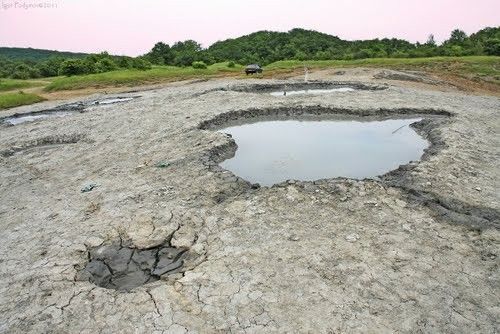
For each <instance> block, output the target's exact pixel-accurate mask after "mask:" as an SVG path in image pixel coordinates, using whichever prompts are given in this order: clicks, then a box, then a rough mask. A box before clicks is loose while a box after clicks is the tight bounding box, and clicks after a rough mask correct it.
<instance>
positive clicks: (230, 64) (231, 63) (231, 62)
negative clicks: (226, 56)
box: [227, 61, 236, 68]
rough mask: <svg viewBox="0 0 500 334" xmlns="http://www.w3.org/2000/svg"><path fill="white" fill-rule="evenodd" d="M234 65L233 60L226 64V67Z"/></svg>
mask: <svg viewBox="0 0 500 334" xmlns="http://www.w3.org/2000/svg"><path fill="white" fill-rule="evenodd" d="M235 66H236V64H235V63H234V61H230V62H229V63H228V64H227V67H229V68H234V67H235Z"/></svg>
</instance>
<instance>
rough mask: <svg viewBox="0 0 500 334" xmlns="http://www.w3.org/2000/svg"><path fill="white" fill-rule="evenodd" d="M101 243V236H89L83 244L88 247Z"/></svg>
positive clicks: (97, 245) (102, 240) (102, 241)
mask: <svg viewBox="0 0 500 334" xmlns="http://www.w3.org/2000/svg"><path fill="white" fill-rule="evenodd" d="M103 243H104V239H102V238H99V237H89V238H87V240H85V243H84V244H85V246H87V247H89V248H95V247H99V246H100V245H102V244H103Z"/></svg>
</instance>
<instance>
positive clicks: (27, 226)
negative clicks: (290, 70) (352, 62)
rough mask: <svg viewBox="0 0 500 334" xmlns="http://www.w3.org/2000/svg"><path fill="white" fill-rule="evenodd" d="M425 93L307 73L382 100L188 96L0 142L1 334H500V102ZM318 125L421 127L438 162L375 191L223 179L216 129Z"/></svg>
mask: <svg viewBox="0 0 500 334" xmlns="http://www.w3.org/2000/svg"><path fill="white" fill-rule="evenodd" d="M370 71H371V72H370ZM419 75H421V74H418V73H411V76H410V79H411V80H410V79H408V80H410V81H412V83H411V84H409V83H407V82H404V81H401V80H404V78H405V76H404V75H399V76H395V75H393V73H392V74H391V75H390V76H389V75H387V72H380V71H377V70H357V69H353V70H348V71H347V73H345V72H343V73H341V74H339V73H336V74H332V73H330V72H328V71H326V72H322V73H312V74H311V80H322V81H336V82H344V81H350V82H357V83H358V84H359V85H364V86H363V87H365V86H366V87H368V86H369V87H376V88H374V89H362V90H359V91H356V92H337V93H334V94H325V95H307V96H301V95H296V96H287V97H274V96H270V95H269V94H268V93H267V90H268V89H269V88H270V87H271V88H272V87H275V86H276V85H278V86H279V85H281V84H283V85H285V84H286V85H292V86H293V83H292V81H291V80H289V81H287V82H283V81H275V80H241V81H237V80H226V79H218V80H210V81H206V82H203V81H201V82H200V81H198V82H181V83H176V84H170V85H167V86H165V87H163V88H158V89H155V90H150V91H143V92H139V93H137V92H136V93H134V95H133V96H134V97H136V96H138V95H140V97H139V98H135V99H133V100H130V101H126V102H123V103H116V104H109V105H107V104H101V105H99V104H92V103H90V102H91V101H95V100H96V99H104V98H107V96H92V97H89V98H87V99H83V104H84V105H87V107H86V108H85V109H84V110H80V111H79V112H77V113H72V114H71V115H69V116H67V117H57V118H48V119H40V120H37V121H35V122H29V123H23V124H19V125H15V126H8V125H6V124H4V125H1V126H0V175H1V178H0V186H1V189H2V191H1V193H0V226H1V228H2V233H1V234H0V333H226V332H231V333H394V332H398V333H436V332H444V333H496V332H497V331H498V328H500V323H499V319H500V307H499V303H498V301H499V300H500V298H499V297H500V296H499V294H500V270H499V261H500V260H499V249H500V248H499V243H500V233H499V227H500V222H499V217H500V214H499V210H500V201H499V200H500V195H499V189H500V184H499V179H500V178H499V176H500V175H499V174H500V171H499V168H498V161H499V158H500V136H499V135H498V134H499V130H500V119H499V110H500V100H499V99H498V98H497V97H491V96H476V95H469V94H466V93H464V92H460V91H457V90H456V89H454V88H453V87H452V85H449V86H438V88H436V85H442V84H443V83H442V82H437V83H436V82H434V81H433V80H432V78H424V79H425V80H424V79H421V80H420V79H419V80H416V79H414V78H413V77H414V76H419ZM407 76H408V75H407ZM394 78H396V79H399V80H400V81H398V80H396V81H395V80H393V79H394ZM297 80H299V79H298V78H297ZM297 82H298V81H297ZM414 82H417V83H416V84H415V83H414ZM245 86H248V87H249V88H248V89H242V88H241V87H245ZM232 87H236V88H237V89H232ZM360 87H361V86H360ZM439 87H443V88H442V89H441V88H439ZM120 96H124V97H126V96H127V94H122V95H120ZM131 96H132V95H131ZM77 102H82V101H79V100H78V101H77V100H75V101H69V102H64V103H63V102H59V103H56V102H46V103H42V104H38V105H35V106H29V107H20V108H16V109H12V110H8V111H2V112H0V118H6V117H9V116H11V115H14V114H22V113H30V115H32V114H33V113H35V114H36V112H37V111H43V112H47V110H49V112H50V110H51V109H54V110H58V111H60V110H61V106H64V104H65V103H72V105H74V104H75V103H77ZM62 109H64V107H62ZM307 115H322V116H325V117H333V116H335V117H339V116H341V117H352V118H363V117H365V118H380V117H384V118H392V117H393V118H397V117H409V116H415V115H418V116H420V117H422V118H423V119H424V120H423V121H422V122H420V123H419V124H416V125H415V126H414V128H415V130H416V131H417V132H418V133H420V134H421V135H422V136H424V137H425V138H426V139H428V140H429V142H430V143H431V147H430V148H429V149H428V150H427V152H426V153H425V155H424V157H423V158H422V161H420V162H411V163H409V164H408V165H405V166H401V167H400V168H399V169H398V170H395V171H392V172H390V173H388V174H386V175H383V176H381V177H380V179H379V180H349V179H341V178H339V179H327V180H318V181H316V182H300V181H297V180H291V181H288V182H283V183H281V184H279V185H276V186H273V187H259V186H258V185H254V184H250V183H248V182H246V181H245V180H242V179H240V178H238V177H237V176H235V175H233V174H232V173H230V172H228V171H225V170H223V169H222V168H220V167H219V166H218V163H219V162H221V161H223V160H224V159H226V158H228V157H230V156H231V155H232V154H234V151H235V150H236V149H237V147H236V145H235V143H234V141H233V140H232V138H230V137H229V136H227V135H224V134H222V133H218V132H216V131H214V128H216V127H217V126H222V125H224V124H226V123H228V122H233V121H244V120H245V119H247V118H255V117H271V116H272V117H289V118H300V117H304V116H307ZM89 185H93V186H92V187H88V186H89ZM83 189H87V190H86V191H83ZM162 261H163V262H162ZM92 263H93V264H92ZM96 268H97V269H96Z"/></svg>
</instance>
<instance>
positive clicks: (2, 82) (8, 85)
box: [0, 79, 44, 92]
mask: <svg viewBox="0 0 500 334" xmlns="http://www.w3.org/2000/svg"><path fill="white" fill-rule="evenodd" d="M43 85H44V82H42V81H31V80H16V79H0V92H7V91H11V90H18V89H23V88H31V87H38V86H43Z"/></svg>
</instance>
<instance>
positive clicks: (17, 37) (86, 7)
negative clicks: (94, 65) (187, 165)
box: [0, 0, 500, 56]
mask: <svg viewBox="0 0 500 334" xmlns="http://www.w3.org/2000/svg"><path fill="white" fill-rule="evenodd" d="M0 5H1V7H0V46H10V47H32V48H40V49H50V50H62V51H76V52H78V51H80V52H101V51H108V52H109V53H112V54H117V55H129V56H137V55H141V54H144V53H146V52H148V51H149V50H150V49H151V48H152V47H153V45H154V44H155V43H156V42H158V41H163V42H165V43H168V44H173V43H174V42H176V41H179V40H186V39H194V40H196V41H198V42H200V43H201V44H202V45H203V46H205V47H207V46H209V45H210V44H212V43H214V42H216V41H218V40H223V39H226V38H234V37H238V36H241V35H245V34H249V33H252V32H255V31H259V30H273V31H288V30H290V29H292V28H305V29H313V30H317V31H321V32H324V33H328V34H331V35H336V36H339V37H340V38H342V39H347V40H356V39H372V38H384V37H389V38H392V37H395V38H403V39H406V40H409V41H411V42H416V41H420V42H425V41H426V40H427V37H428V36H429V34H431V33H432V34H434V36H435V38H436V40H437V41H438V42H442V41H444V40H445V39H447V38H448V36H449V35H450V32H451V31H452V30H453V29H455V28H460V29H462V30H464V31H465V32H466V33H468V34H471V33H473V32H476V31H478V30H480V29H482V28H484V27H487V26H500V14H499V13H500V0H356V1H354V0H246V1H238V0H40V1H38V0H24V1H23V0H17V1H15V0H0Z"/></svg>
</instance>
